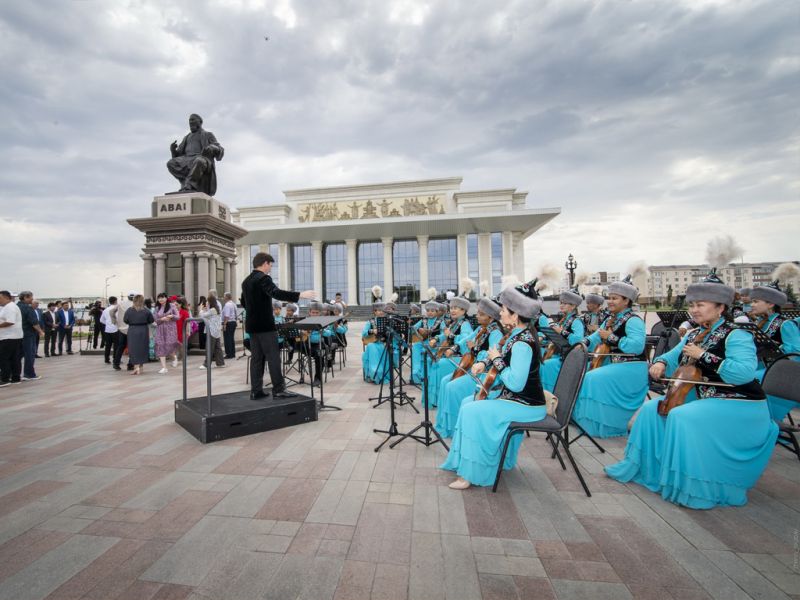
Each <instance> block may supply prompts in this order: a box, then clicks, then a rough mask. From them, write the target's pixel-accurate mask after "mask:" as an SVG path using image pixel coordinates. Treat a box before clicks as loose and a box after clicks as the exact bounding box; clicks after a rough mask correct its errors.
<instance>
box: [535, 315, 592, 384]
mask: <svg viewBox="0 0 800 600" xmlns="http://www.w3.org/2000/svg"><path fill="white" fill-rule="evenodd" d="M561 326H562V327H563V328H564V329H563V330H562V332H561V335H562V336H564V338H566V340H567V341H568V342H569V344H570V346H574V345H575V344H578V343H580V342H582V341H583V338H584V337H586V328H585V327H584V325H583V319H581V318H580V317H579V316H578V313H577V312H575V311H573V312H571V313H569V314H568V315H567V316H566V317H565V318H564V321H563V324H562V325H561ZM560 371H561V355H560V354H558V353H556V355H555V356H553V357H552V358H548V359H547V360H546V361H544V363H543V364H542V368H541V373H542V387H543V388H544V389H546V390H547V391H548V392H552V391H553V388H554V387H555V386H556V379H558V374H559V372H560Z"/></svg>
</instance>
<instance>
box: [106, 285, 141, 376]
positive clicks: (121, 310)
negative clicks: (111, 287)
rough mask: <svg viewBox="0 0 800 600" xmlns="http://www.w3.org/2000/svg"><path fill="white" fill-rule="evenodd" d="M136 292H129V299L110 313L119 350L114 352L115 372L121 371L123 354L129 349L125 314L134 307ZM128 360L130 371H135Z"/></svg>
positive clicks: (119, 303) (122, 301)
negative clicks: (115, 329) (115, 330)
mask: <svg viewBox="0 0 800 600" xmlns="http://www.w3.org/2000/svg"><path fill="white" fill-rule="evenodd" d="M135 295H136V292H128V298H127V299H125V300H120V301H119V302H118V303H117V308H116V310H115V311H113V312H111V313H109V314H110V315H111V318H112V320H113V322H114V325H115V326H116V328H117V348H116V350H114V370H115V371H121V370H122V367H121V366H120V365H121V363H122V353H123V352H125V348H127V347H128V324H127V323H126V322H125V313H126V312H127V311H128V309H129V308H130V307H131V306H133V297H134V296H135ZM130 360H131V359H130V358H129V359H128V371H133V365H132V364H131V362H130Z"/></svg>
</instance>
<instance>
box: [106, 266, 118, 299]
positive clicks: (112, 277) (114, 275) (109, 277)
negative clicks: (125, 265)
mask: <svg viewBox="0 0 800 600" xmlns="http://www.w3.org/2000/svg"><path fill="white" fill-rule="evenodd" d="M116 276H117V274H116V273H114V274H113V275H109V276H108V277H106V285H105V292H104V294H103V302H108V282H109V281H111V280H112V279H114V277H116Z"/></svg>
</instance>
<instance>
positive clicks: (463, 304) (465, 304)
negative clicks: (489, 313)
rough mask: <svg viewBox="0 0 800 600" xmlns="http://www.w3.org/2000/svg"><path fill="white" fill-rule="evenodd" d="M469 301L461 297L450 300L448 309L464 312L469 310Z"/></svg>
mask: <svg viewBox="0 0 800 600" xmlns="http://www.w3.org/2000/svg"><path fill="white" fill-rule="evenodd" d="M469 306H470V304H469V300H467V299H466V298H463V297H462V296H456V297H455V298H453V299H451V300H450V307H451V308H452V307H456V308H463V309H464V310H465V311H467V310H469Z"/></svg>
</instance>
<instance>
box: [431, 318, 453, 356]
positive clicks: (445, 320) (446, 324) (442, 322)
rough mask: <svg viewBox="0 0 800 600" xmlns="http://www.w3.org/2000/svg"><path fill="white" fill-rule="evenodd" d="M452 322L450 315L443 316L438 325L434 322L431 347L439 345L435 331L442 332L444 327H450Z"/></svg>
mask: <svg viewBox="0 0 800 600" xmlns="http://www.w3.org/2000/svg"><path fill="white" fill-rule="evenodd" d="M450 323H451V321H450V318H449V317H442V318H441V320H440V321H439V323H438V327H437V326H436V325H437V324H434V326H433V327H431V339H430V342H429V345H430V347H431V348H435V347H436V346H437V341H436V338H435V337H433V335H434V331H436V332H437V335H438V333H440V332H441V331H442V327H444V328H445V329H447V328H448V327H450Z"/></svg>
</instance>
